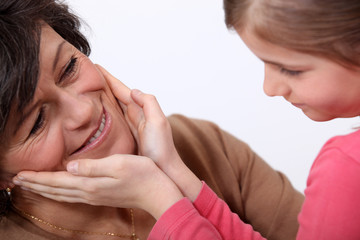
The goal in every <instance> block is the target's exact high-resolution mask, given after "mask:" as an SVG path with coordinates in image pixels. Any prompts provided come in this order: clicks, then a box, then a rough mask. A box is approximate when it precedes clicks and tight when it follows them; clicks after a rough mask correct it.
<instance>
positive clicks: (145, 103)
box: [131, 89, 165, 120]
mask: <svg viewBox="0 0 360 240" xmlns="http://www.w3.org/2000/svg"><path fill="white" fill-rule="evenodd" d="M131 97H132V99H133V100H134V102H135V103H136V104H138V105H139V106H140V107H142V109H143V111H144V115H145V118H146V119H147V120H149V119H150V118H153V117H155V118H165V114H164V113H163V111H162V110H161V107H160V105H159V102H158V101H157V100H156V97H155V96H153V95H150V94H145V93H143V92H141V91H140V90H138V89H133V90H132V91H131Z"/></svg>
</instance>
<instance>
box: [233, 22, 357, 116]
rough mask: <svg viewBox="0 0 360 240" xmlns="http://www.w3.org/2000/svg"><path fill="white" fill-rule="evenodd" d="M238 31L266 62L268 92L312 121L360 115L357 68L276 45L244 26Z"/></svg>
mask: <svg viewBox="0 0 360 240" xmlns="http://www.w3.org/2000/svg"><path fill="white" fill-rule="evenodd" d="M238 33H239V35H240V37H241V38H242V40H243V41H244V42H245V44H246V45H247V46H248V47H249V48H250V50H251V51H252V52H253V53H254V54H255V55H256V56H257V57H259V58H260V59H261V60H262V61H263V62H264V64H265V79H264V86H263V87H264V91H265V93H266V94H267V95H269V96H283V97H284V98H285V99H286V100H287V101H288V102H290V103H291V104H293V105H294V106H295V107H298V108H300V109H301V110H302V111H303V112H304V114H305V115H306V116H308V117H309V118H310V119H312V120H315V121H327V120H331V119H333V118H338V117H354V116H359V115H360V69H359V68H357V69H355V68H354V69H351V70H350V69H348V68H345V67H344V66H342V65H340V64H338V63H335V62H334V61H331V60H328V59H325V58H321V57H317V56H314V55H310V54H304V53H300V52H296V51H292V50H289V49H286V48H282V47H279V46H277V45H274V44H271V43H268V42H265V41H263V40H261V39H259V38H257V37H256V36H255V35H254V34H252V33H251V32H250V31H247V30H246V29H245V30H244V31H239V32H238Z"/></svg>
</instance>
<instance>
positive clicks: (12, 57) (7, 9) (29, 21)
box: [0, 0, 90, 213]
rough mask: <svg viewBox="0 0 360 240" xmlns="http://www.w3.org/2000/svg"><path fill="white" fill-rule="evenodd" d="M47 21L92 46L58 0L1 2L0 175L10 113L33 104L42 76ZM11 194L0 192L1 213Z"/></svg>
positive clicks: (85, 48)
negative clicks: (42, 41)
mask: <svg viewBox="0 0 360 240" xmlns="http://www.w3.org/2000/svg"><path fill="white" fill-rule="evenodd" d="M44 23H46V24H48V25H49V26H51V27H52V28H53V29H54V30H55V31H56V32H57V33H58V34H59V35H61V36H62V38H64V39H65V40H67V41H68V42H69V43H70V44H72V45H74V46H75V47H76V48H77V49H79V50H80V51H81V52H83V53H84V54H86V55H89V54H90V45H89V43H88V41H87V39H86V38H85V37H84V36H83V35H82V34H81V32H80V25H81V24H80V20H79V18H78V17H77V16H76V15H74V14H73V13H71V12H70V11H69V8H68V6H67V5H66V4H64V3H63V2H61V1H57V0H1V1H0V174H1V172H2V171H1V170H2V169H1V158H2V156H3V154H4V152H5V151H6V147H7V140H8V138H7V136H6V135H7V133H6V132H7V131H6V126H7V124H8V121H9V117H10V113H11V112H15V114H16V115H18V114H19V116H21V113H22V111H23V110H24V108H25V107H26V106H27V105H28V104H29V103H31V101H32V99H33V96H34V92H35V89H36V86H37V82H38V76H39V52H40V38H41V26H42V25H43V24H44ZM7 196H8V194H7V193H6V192H5V193H4V192H0V207H2V209H0V213H4V212H5V211H4V210H5V207H4V206H7V203H8V197H7Z"/></svg>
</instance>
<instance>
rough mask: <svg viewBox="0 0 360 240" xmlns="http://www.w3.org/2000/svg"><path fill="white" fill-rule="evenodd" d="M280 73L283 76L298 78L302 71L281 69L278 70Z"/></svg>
mask: <svg viewBox="0 0 360 240" xmlns="http://www.w3.org/2000/svg"><path fill="white" fill-rule="evenodd" d="M280 72H281V73H283V74H285V75H289V76H298V75H300V74H301V73H302V71H294V70H288V69H286V68H283V67H281V68H280Z"/></svg>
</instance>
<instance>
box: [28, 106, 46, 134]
mask: <svg viewBox="0 0 360 240" xmlns="http://www.w3.org/2000/svg"><path fill="white" fill-rule="evenodd" d="M44 122H45V118H44V108H43V107H42V108H41V109H40V112H39V115H38V117H37V119H36V121H35V124H34V126H33V128H32V129H31V131H30V134H29V136H32V135H34V134H36V133H37V132H38V131H39V130H40V129H42V127H43V126H44Z"/></svg>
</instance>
